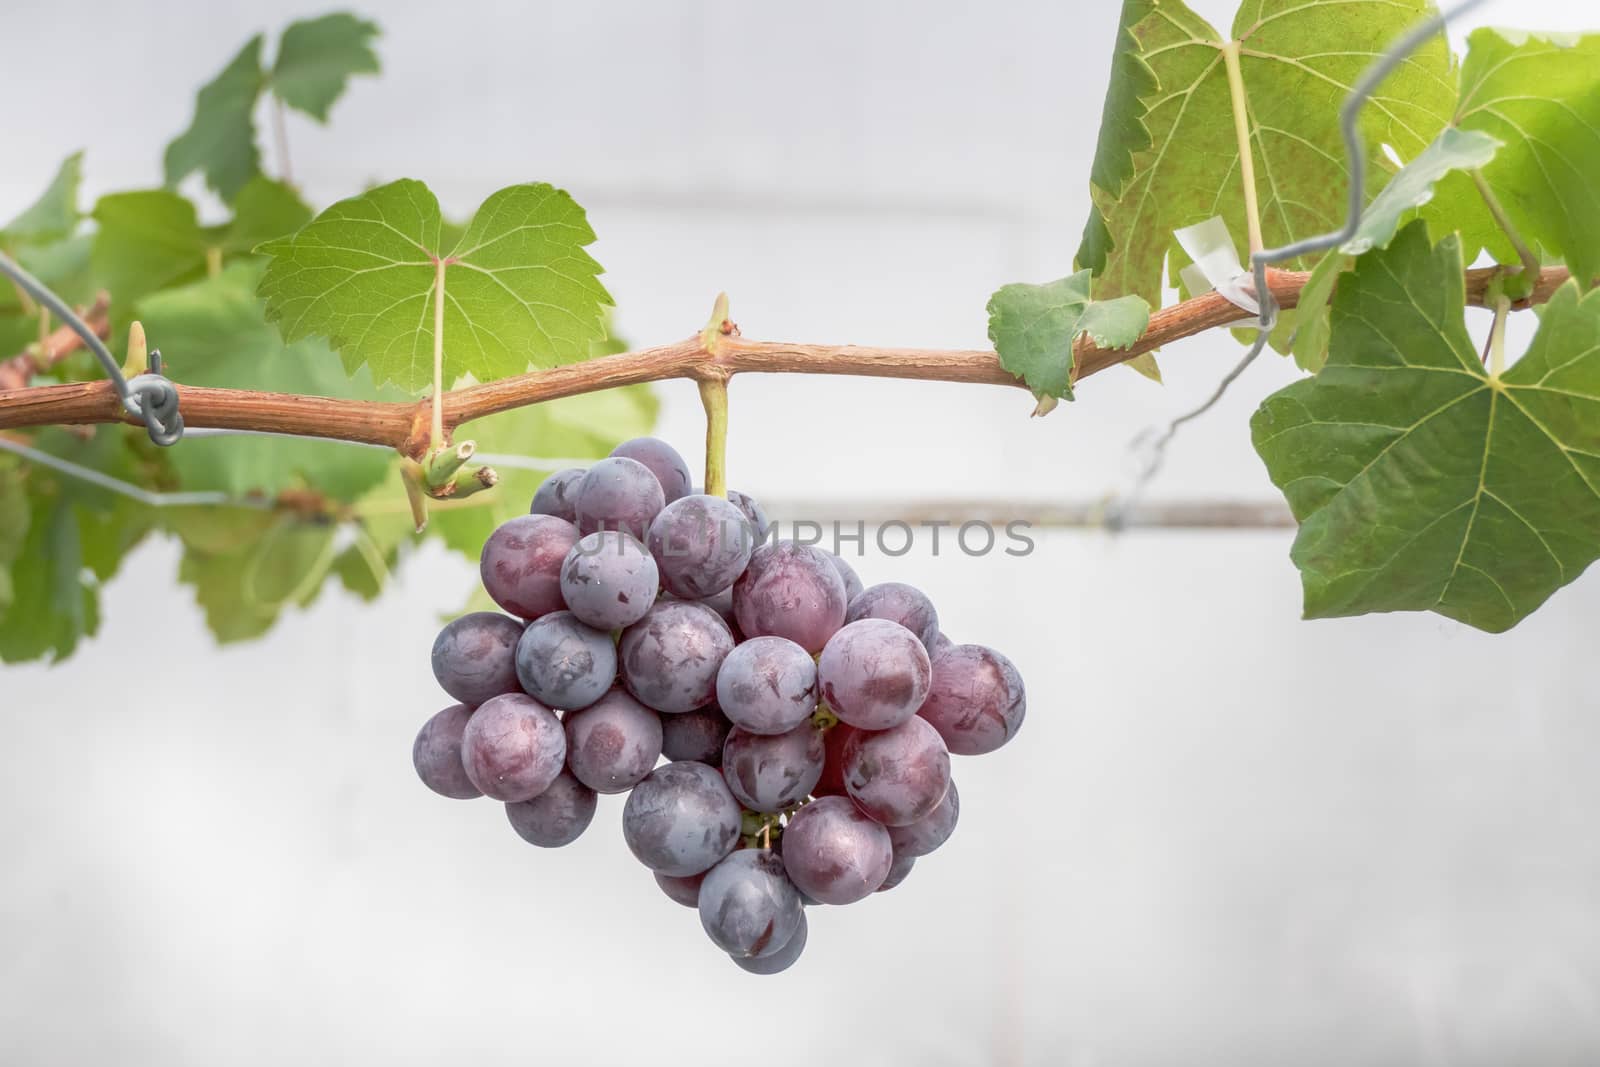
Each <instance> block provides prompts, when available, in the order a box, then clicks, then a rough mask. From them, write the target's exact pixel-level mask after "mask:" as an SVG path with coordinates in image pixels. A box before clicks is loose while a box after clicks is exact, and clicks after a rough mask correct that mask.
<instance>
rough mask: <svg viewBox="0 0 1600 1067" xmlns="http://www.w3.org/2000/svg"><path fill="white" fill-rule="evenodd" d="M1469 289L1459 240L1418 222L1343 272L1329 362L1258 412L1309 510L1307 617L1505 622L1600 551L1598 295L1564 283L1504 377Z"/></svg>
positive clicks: (1301, 508)
mask: <svg viewBox="0 0 1600 1067" xmlns="http://www.w3.org/2000/svg"><path fill="white" fill-rule="evenodd" d="M1465 303H1466V297H1465V291H1464V282H1463V279H1462V265H1461V253H1460V249H1459V247H1458V245H1457V242H1456V240H1455V238H1453V237H1452V238H1448V239H1447V240H1446V241H1444V242H1443V243H1441V244H1440V245H1438V246H1437V247H1432V246H1430V245H1429V243H1428V238H1427V234H1426V231H1425V228H1424V226H1423V225H1422V224H1421V223H1414V224H1412V225H1410V226H1408V227H1407V228H1406V229H1404V230H1402V231H1401V232H1400V235H1399V236H1398V237H1397V238H1396V239H1395V240H1394V242H1393V243H1392V244H1391V245H1390V247H1389V248H1388V249H1387V250H1384V251H1377V252H1371V253H1369V254H1367V255H1365V256H1362V257H1361V258H1360V259H1359V260H1357V262H1356V266H1355V269H1354V270H1353V271H1351V272H1350V273H1348V274H1345V275H1344V276H1343V277H1342V278H1341V279H1340V283H1339V289H1338V292H1337V293H1336V294H1335V296H1334V301H1333V337H1332V343H1331V346H1330V350H1329V354H1328V362H1327V365H1326V366H1324V367H1323V369H1322V371H1321V372H1320V373H1319V374H1318V375H1317V376H1316V377H1315V378H1311V379H1306V380H1304V381H1300V382H1296V383H1295V384H1293V385H1291V386H1289V387H1288V388H1287V389H1283V390H1281V391H1280V392H1278V393H1276V394H1274V395H1273V396H1271V397H1269V398H1268V399H1267V400H1266V402H1265V403H1263V404H1262V406H1261V408H1260V410H1259V411H1258V412H1257V413H1256V415H1255V418H1254V419H1253V420H1252V423H1251V429H1252V434H1253V437H1254V442H1255V447H1256V451H1257V452H1258V453H1259V454H1260V455H1261V458H1262V459H1263V460H1264V461H1265V462H1266V465H1267V470H1268V473H1269V474H1270V475H1271V477H1272V480H1273V482H1274V483H1275V484H1277V485H1278V487H1279V488H1280V489H1282V490H1283V492H1284V495H1285V496H1286V497H1287V499H1288V501H1289V505H1290V507H1291V508H1292V509H1293V511H1294V513H1295V516H1296V518H1297V519H1299V521H1300V532H1299V535H1298V536H1297V537H1296V538H1295V543H1294V549H1293V552H1292V558H1293V559H1294V562H1295V564H1296V565H1297V566H1298V567H1299V568H1300V572H1301V581H1302V584H1303V586H1304V592H1305V613H1306V616H1307V617H1308V618H1329V617H1334V616H1345V615H1357V614H1362V613H1365V612H1373V611H1424V610H1431V611H1436V612H1438V613H1440V614H1442V615H1446V616H1448V617H1450V618H1453V619H1457V620H1460V621H1461V622H1464V623H1467V624H1468V625H1471V626H1475V627H1477V628H1479V629H1482V630H1488V631H1491V632H1499V631H1502V630H1507V629H1510V628H1511V627H1512V626H1514V625H1516V624H1517V622H1519V621H1520V620H1521V619H1523V618H1524V617H1525V616H1527V615H1528V614H1529V613H1530V612H1532V611H1533V610H1534V609H1535V608H1537V607H1538V606H1539V605H1540V604H1542V603H1543V602H1544V601H1545V600H1546V599H1548V598H1549V597H1550V596H1551V594H1553V593H1554V592H1555V591H1556V590H1557V589H1559V588H1561V587H1562V586H1564V585H1566V584H1567V583H1569V582H1571V581H1573V580H1574V579H1575V578H1577V577H1578V575H1579V574H1581V573H1582V572H1583V570H1584V568H1585V567H1587V566H1588V565H1589V564H1590V563H1591V562H1593V561H1594V559H1595V558H1596V557H1597V556H1600V296H1597V295H1595V294H1590V295H1589V296H1587V297H1580V294H1579V290H1578V288H1577V285H1576V283H1568V284H1567V285H1566V286H1564V287H1562V288H1561V289H1560V290H1558V291H1557V292H1556V294H1555V295H1554V297H1553V298H1552V299H1551V301H1550V303H1549V305H1548V306H1547V307H1546V308H1545V310H1544V314H1543V316H1542V319H1541V321H1540V325H1539V330H1538V333H1537V334H1536V335H1535V337H1534V340H1533V342H1532V344H1531V345H1530V347H1529V348H1528V351H1527V352H1526V354H1525V355H1524V356H1523V357H1522V358H1521V359H1520V360H1518V361H1517V362H1516V363H1515V364H1513V365H1512V366H1511V368H1510V369H1509V370H1507V371H1506V372H1504V373H1503V374H1501V375H1499V376H1494V375H1491V374H1489V373H1488V372H1486V371H1485V370H1484V368H1483V366H1482V365H1481V363H1480V361H1479V358H1478V354H1477V352H1475V351H1474V349H1473V345H1472V341H1471V338H1470V337H1469V336H1468V334H1467V329H1466V322H1465Z"/></svg>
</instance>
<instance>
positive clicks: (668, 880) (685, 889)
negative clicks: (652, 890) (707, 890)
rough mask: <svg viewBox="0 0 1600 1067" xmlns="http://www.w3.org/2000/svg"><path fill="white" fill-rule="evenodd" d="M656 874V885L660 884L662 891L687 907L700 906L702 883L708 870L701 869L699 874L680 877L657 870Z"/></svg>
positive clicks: (675, 901)
mask: <svg viewBox="0 0 1600 1067" xmlns="http://www.w3.org/2000/svg"><path fill="white" fill-rule="evenodd" d="M655 876H656V885H658V886H660V887H661V891H662V892H663V893H665V894H666V895H667V896H668V898H670V899H671V900H672V901H673V902H674V903H677V904H682V905H683V906H684V907H686V908H694V907H699V905H700V883H701V882H703V881H705V880H706V872H704V871H701V872H700V873H699V874H691V875H689V876H687V877H685V878H679V877H676V876H674V875H670V874H662V873H661V872H660V871H656V872H655Z"/></svg>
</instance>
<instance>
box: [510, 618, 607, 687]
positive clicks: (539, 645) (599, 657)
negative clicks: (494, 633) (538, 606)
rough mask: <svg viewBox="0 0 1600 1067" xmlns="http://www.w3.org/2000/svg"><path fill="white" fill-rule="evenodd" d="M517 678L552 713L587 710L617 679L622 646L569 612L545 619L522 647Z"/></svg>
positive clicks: (537, 623) (538, 621)
mask: <svg viewBox="0 0 1600 1067" xmlns="http://www.w3.org/2000/svg"><path fill="white" fill-rule="evenodd" d="M517 679H518V680H519V681H520V682H521V683H522V688H523V689H524V690H526V691H527V692H528V693H529V694H530V695H531V696H535V697H538V698H539V699H540V700H542V701H544V702H545V703H546V704H548V705H550V706H551V707H553V708H561V709H563V710H564V711H575V710H577V709H578V708H586V707H588V706H589V705H590V704H593V703H594V702H595V701H596V700H599V699H600V698H601V697H603V696H605V695H606V691H607V690H609V689H610V688H611V683H613V682H615V681H616V680H617V646H616V645H614V644H612V643H611V635H610V634H608V633H606V632H605V631H604V630H596V629H595V628H594V627H592V626H585V625H584V624H583V623H581V622H579V621H578V619H577V616H575V615H573V614H572V612H570V611H558V612H555V613H554V614H551V615H545V616H543V617H541V618H538V619H535V620H533V621H532V622H530V623H529V624H528V628H527V629H526V630H524V631H523V633H522V640H521V641H518V642H517Z"/></svg>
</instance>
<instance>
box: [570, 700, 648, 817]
mask: <svg viewBox="0 0 1600 1067" xmlns="http://www.w3.org/2000/svg"><path fill="white" fill-rule="evenodd" d="M565 726H566V730H567V767H568V768H569V769H570V770H571V771H572V773H573V774H575V775H576V776H577V778H578V781H580V782H582V783H583V784H584V785H586V786H588V787H589V788H590V789H593V790H595V791H596V792H599V793H625V792H627V791H628V790H629V789H632V788H633V786H634V784H635V783H637V782H638V781H639V780H640V779H641V778H643V777H644V776H645V775H647V774H649V773H650V771H651V769H652V768H653V767H655V765H656V760H658V759H660V758H661V717H660V716H659V715H657V714H656V713H655V712H653V711H651V710H650V709H649V708H647V707H645V706H644V705H643V704H641V703H639V702H638V701H637V700H635V699H633V698H632V697H631V696H629V695H628V694H627V693H624V692H623V691H622V690H620V689H613V690H611V692H609V693H607V694H606V695H605V696H603V697H601V698H600V700H599V701H598V702H596V703H594V704H591V705H589V706H588V707H586V708H584V709H583V710H582V711H573V712H568V713H567V718H566V722H565Z"/></svg>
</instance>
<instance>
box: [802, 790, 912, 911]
mask: <svg viewBox="0 0 1600 1067" xmlns="http://www.w3.org/2000/svg"><path fill="white" fill-rule="evenodd" d="M893 862H894V846H892V845H891V844H890V843H889V831H888V830H886V829H884V828H883V826H882V825H881V824H879V823H877V822H874V821H873V820H872V819H871V818H869V817H868V816H867V815H866V813H864V812H863V811H862V810H861V809H860V808H858V807H856V806H855V805H854V804H852V803H851V802H850V799H849V798H848V797H822V798H821V799H818V800H813V801H812V802H811V803H809V804H807V805H806V806H805V807H803V808H801V809H800V810H799V811H797V812H795V814H794V818H792V819H790V820H789V825H788V827H786V828H785V829H784V831H783V863H784V867H785V868H786V869H787V870H788V872H789V879H790V880H791V881H792V882H794V884H795V885H796V886H798V887H799V889H800V891H801V892H802V893H805V894H806V895H807V896H809V897H811V898H813V899H815V900H819V901H821V902H822V903H824V904H853V903H855V902H856V901H858V900H862V899H865V898H866V897H868V896H870V895H871V894H872V892H873V890H875V889H877V888H878V886H880V885H882V884H883V880H884V878H885V877H886V876H887V875H888V873H889V866H890V864H891V863H893Z"/></svg>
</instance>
